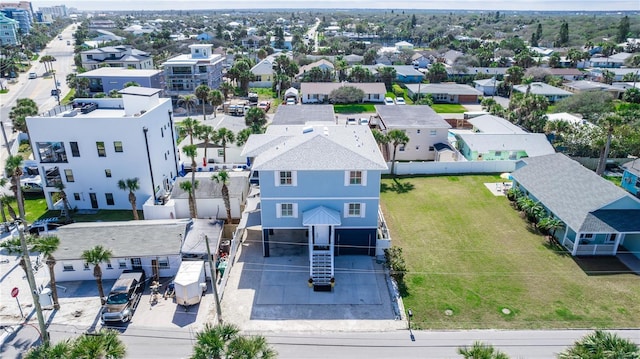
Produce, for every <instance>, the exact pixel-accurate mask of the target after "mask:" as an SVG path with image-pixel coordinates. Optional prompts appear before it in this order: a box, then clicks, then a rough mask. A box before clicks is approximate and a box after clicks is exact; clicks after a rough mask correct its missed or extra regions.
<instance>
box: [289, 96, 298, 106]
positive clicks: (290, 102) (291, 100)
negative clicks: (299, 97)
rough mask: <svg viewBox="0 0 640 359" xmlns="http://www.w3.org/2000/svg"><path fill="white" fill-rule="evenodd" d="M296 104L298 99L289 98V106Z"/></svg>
mask: <svg viewBox="0 0 640 359" xmlns="http://www.w3.org/2000/svg"><path fill="white" fill-rule="evenodd" d="M295 104H296V99H295V98H293V97H289V98H288V99H287V105H295Z"/></svg>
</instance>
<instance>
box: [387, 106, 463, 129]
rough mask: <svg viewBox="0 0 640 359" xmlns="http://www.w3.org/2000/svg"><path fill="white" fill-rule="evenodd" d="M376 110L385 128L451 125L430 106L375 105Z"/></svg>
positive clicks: (449, 126) (447, 126)
mask: <svg viewBox="0 0 640 359" xmlns="http://www.w3.org/2000/svg"><path fill="white" fill-rule="evenodd" d="M375 108H376V112H377V113H378V116H380V120H381V121H382V124H383V125H384V128H385V129H393V128H409V127H416V128H451V125H449V124H448V123H447V121H445V120H444V118H443V117H442V116H440V115H438V114H437V113H436V112H435V111H434V110H433V109H432V108H431V107H429V106H426V105H416V106H386V105H376V106H375Z"/></svg>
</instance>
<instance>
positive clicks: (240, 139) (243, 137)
mask: <svg viewBox="0 0 640 359" xmlns="http://www.w3.org/2000/svg"><path fill="white" fill-rule="evenodd" d="M260 133H261V132H260ZM252 134H253V132H252V131H251V128H243V129H242V130H240V131H239V132H238V133H237V134H236V145H238V146H240V147H242V146H244V144H245V143H247V140H248V139H249V136H251V135H252Z"/></svg>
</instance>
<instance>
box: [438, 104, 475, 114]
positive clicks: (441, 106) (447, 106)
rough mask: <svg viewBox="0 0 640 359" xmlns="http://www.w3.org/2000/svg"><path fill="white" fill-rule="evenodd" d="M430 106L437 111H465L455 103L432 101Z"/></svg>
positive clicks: (465, 110)
mask: <svg viewBox="0 0 640 359" xmlns="http://www.w3.org/2000/svg"><path fill="white" fill-rule="evenodd" d="M431 108H432V109H433V110H434V111H435V112H437V113H465V112H467V109H466V108H464V106H462V105H459V104H457V103H434V104H433V105H431Z"/></svg>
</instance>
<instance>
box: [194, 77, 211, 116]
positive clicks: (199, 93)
mask: <svg viewBox="0 0 640 359" xmlns="http://www.w3.org/2000/svg"><path fill="white" fill-rule="evenodd" d="M209 91H211V88H209V86H207V85H205V84H202V85H200V86H198V87H196V91H195V96H196V98H197V99H198V100H199V101H200V103H201V104H202V115H203V116H204V121H206V120H207V113H206V111H205V105H206V104H207V102H208V101H209Z"/></svg>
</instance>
